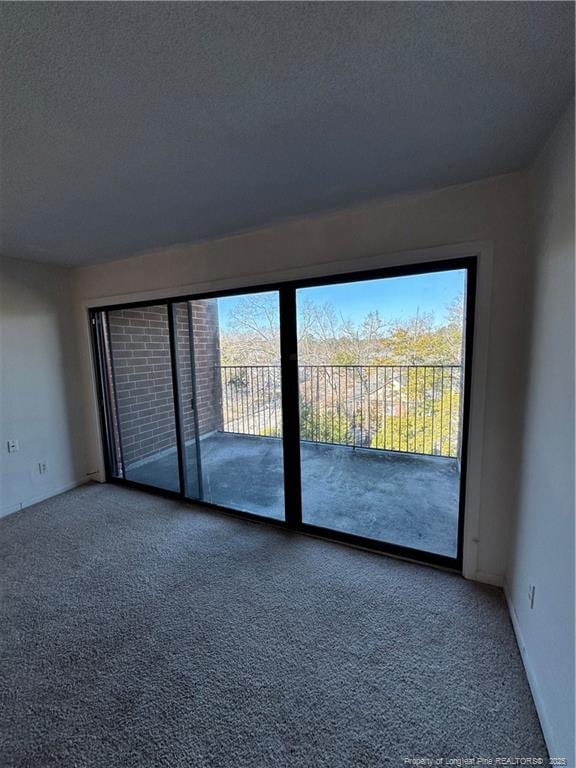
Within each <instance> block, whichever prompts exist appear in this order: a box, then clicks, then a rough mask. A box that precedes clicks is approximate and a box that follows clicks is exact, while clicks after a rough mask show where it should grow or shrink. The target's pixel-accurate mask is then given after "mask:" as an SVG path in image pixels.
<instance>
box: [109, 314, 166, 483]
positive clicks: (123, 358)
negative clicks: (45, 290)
mask: <svg viewBox="0 0 576 768" xmlns="http://www.w3.org/2000/svg"><path fill="white" fill-rule="evenodd" d="M103 334H104V356H105V362H106V363H107V366H106V376H107V379H108V393H109V399H110V402H111V406H110V414H111V419H110V421H111V423H112V425H113V432H114V438H113V440H112V441H111V442H112V444H113V449H114V450H113V461H112V464H113V466H112V472H113V473H114V474H115V476H116V477H122V478H124V479H126V480H131V481H133V482H137V483H142V484H144V485H149V486H153V487H155V488H162V489H164V490H169V491H179V490H180V482H179V472H178V450H177V439H176V435H177V433H176V416H175V409H174V399H173V380H172V357H171V347H170V329H169V320H168V310H167V307H166V305H164V304H159V305H155V306H147V307H140V308H135V309H129V308H126V309H117V310H111V311H109V312H107V313H106V322H105V324H104V331H103Z"/></svg>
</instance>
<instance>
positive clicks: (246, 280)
mask: <svg viewBox="0 0 576 768" xmlns="http://www.w3.org/2000/svg"><path fill="white" fill-rule="evenodd" d="M528 200H529V196H528V178H527V175H526V174H510V175H506V176H501V177H497V178H494V179H488V180H485V181H481V182H478V183H475V184H468V185H463V186H458V187H451V188H447V189H443V190H439V191H430V192H425V193H420V194H416V195H410V196H403V197H398V198H394V199H388V200H383V201H376V202H373V203H371V204H369V205H364V206H361V207H357V208H354V209H349V210H345V211H336V212H333V213H331V214H328V215H324V216H319V217H309V218H304V219H299V220H294V221H290V222H285V223H281V224H278V225H276V226H271V227H269V228H267V229H261V230H258V231H253V232H247V233H244V234H241V235H237V236H233V237H228V238H223V239H220V240H214V241H210V242H205V243H199V244H196V245H189V246H178V247H174V248H170V249H164V250H160V251H156V252H151V253H147V254H144V255H140V256H135V257H132V258H129V259H125V260H121V261H116V262H111V263H108V264H100V265H96V266H90V267H84V268H80V269H78V270H75V278H76V290H77V298H78V305H79V306H81V305H82V303H85V304H86V303H88V304H90V303H96V302H97V301H98V300H101V299H102V298H103V297H108V300H110V299H112V298H113V297H118V296H126V297H131V298H137V297H138V294H139V293H142V296H141V297H142V298H148V297H150V296H153V295H157V296H159V295H163V296H166V295H170V294H178V293H185V292H187V291H189V292H193V291H194V290H198V289H200V288H201V289H203V290H207V289H209V287H210V286H211V284H214V283H216V282H218V281H222V280H228V281H229V282H230V283H231V284H237V285H249V284H250V282H251V281H254V280H255V277H254V276H258V279H259V280H260V279H269V280H272V279H286V278H289V277H295V276H296V275H298V276H300V275H305V274H313V273H318V272H321V271H322V270H324V271H325V272H326V273H330V272H335V271H338V263H344V262H350V261H351V260H359V259H364V258H366V257H370V256H373V257H378V258H379V256H378V255H379V254H382V255H383V256H382V264H386V263H387V261H386V257H385V254H391V253H395V252H398V251H403V250H412V249H420V248H429V247H431V246H442V245H446V244H454V243H464V242H469V241H492V243H493V255H494V256H493V259H494V267H493V291H492V303H491V330H490V337H489V351H488V361H487V363H488V378H487V382H486V387H485V389H486V392H485V396H486V410H485V419H484V423H485V429H484V445H483V463H482V477H481V480H482V483H481V491H478V493H477V494H476V495H477V496H478V497H479V498H475V499H474V500H473V501H474V503H477V504H479V506H480V526H479V541H478V542H474V543H473V546H474V547H477V557H475V558H474V560H475V561H476V565H475V570H474V572H473V573H472V574H471V575H473V576H474V577H475V578H478V579H480V580H486V581H492V582H495V583H502V580H503V575H504V571H505V558H506V552H507V536H508V527H509V516H510V512H511V509H512V505H513V501H514V490H515V487H516V478H517V469H518V459H519V445H520V444H519V435H520V433H521V421H520V412H519V409H518V408H517V401H518V380H519V371H521V370H522V365H523V357H522V355H523V350H524V346H525V345H524V341H525V329H526V306H525V300H524V295H525V290H526V285H527V279H528V269H527V229H528V226H527V225H528ZM376 260H378V259H376ZM79 320H80V322H81V324H82V328H83V329H84V330H86V328H87V322H86V318H85V316H82V315H80V318H79ZM82 348H83V353H84V375H85V402H86V403H91V404H92V403H93V391H92V389H91V384H90V360H89V356H88V344H87V336H85V337H84V343H83V345H82ZM481 394H484V393H481ZM86 435H87V445H88V448H89V468H90V470H92V471H93V470H96V469H97V468H98V462H99V449H98V438H97V418H96V414H95V411H94V409H93V408H92V409H91V410H90V411H89V412H88V415H87V422H86ZM480 496H481V497H480Z"/></svg>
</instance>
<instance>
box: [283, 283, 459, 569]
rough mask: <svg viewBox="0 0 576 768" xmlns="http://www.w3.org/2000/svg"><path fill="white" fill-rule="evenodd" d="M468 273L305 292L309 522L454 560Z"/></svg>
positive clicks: (302, 345) (304, 447) (304, 442)
mask: <svg viewBox="0 0 576 768" xmlns="http://www.w3.org/2000/svg"><path fill="white" fill-rule="evenodd" d="M465 296H466V271H465V270H448V271H443V272H432V273H428V274H418V275H409V276H404V277H393V278H392V277H391V278H383V279H377V280H362V281H355V282H346V283H339V284H336V285H324V286H323V285H317V286H314V287H310V288H302V289H300V290H298V291H297V294H296V298H297V313H298V362H299V367H298V373H299V376H298V378H299V404H300V441H301V443H300V456H301V477H302V520H303V522H304V523H305V524H306V523H307V524H310V525H313V526H320V527H322V528H328V529H331V530H336V531H340V532H343V533H348V534H351V535H355V536H360V537H363V538H367V539H373V540H376V541H381V542H388V543H391V544H394V545H398V546H401V547H405V548H410V549H416V550H425V551H426V552H433V553H435V554H440V555H445V556H447V557H451V558H453V557H456V554H457V548H458V517H459V494H460V456H461V434H462V403H463V397H462V392H463V390H462V384H463V374H462V371H463V363H464V360H463V349H464V344H463V341H464V307H465Z"/></svg>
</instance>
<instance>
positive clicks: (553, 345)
mask: <svg viewBox="0 0 576 768" xmlns="http://www.w3.org/2000/svg"><path fill="white" fill-rule="evenodd" d="M573 110H574V107H573V105H572V107H571V108H570V110H569V112H568V113H567V114H566V115H565V116H564V118H563V120H562V121H561V123H560V124H559V126H558V128H557V129H556V131H555V132H554V134H553V135H552V137H551V139H550V140H549V142H548V143H547V145H546V147H545V148H544V150H543V151H542V153H541V154H540V156H539V158H538V160H537V162H536V164H535V166H534V168H533V171H532V181H533V214H532V219H533V259H534V272H533V288H532V294H533V298H532V318H531V325H532V327H531V333H530V357H529V364H528V369H527V374H526V376H527V390H526V399H525V402H524V405H523V408H522V417H523V424H524V436H523V453H522V457H521V471H520V477H519V486H518V507H517V517H516V520H515V523H514V526H513V529H512V535H511V542H510V556H509V565H508V574H507V594H508V600H509V605H510V608H511V613H512V615H513V619H514V622H515V626H516V632H517V635H518V638H519V642H520V645H521V647H522V650H523V654H524V661H525V665H526V669H527V672H528V676H529V679H530V682H531V685H532V690H533V693H534V698H535V701H536V704H537V707H538V710H539V713H540V719H541V721H542V725H543V727H544V731H545V735H546V737H547V742H548V746H549V749H550V751H551V753H552V755H553V756H559V757H566V758H568V762H567V765H576V759H575V755H574V732H575V731H574V728H575V723H574V618H575V617H574V111H573ZM529 585H534V586H535V588H536V591H535V600H534V608H533V609H532V610H531V609H530V606H529V601H528V588H529Z"/></svg>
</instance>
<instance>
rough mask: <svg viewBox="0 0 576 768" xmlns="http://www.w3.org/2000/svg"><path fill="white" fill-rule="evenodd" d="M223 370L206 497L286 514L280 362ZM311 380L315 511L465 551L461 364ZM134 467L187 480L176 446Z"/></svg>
mask: <svg viewBox="0 0 576 768" xmlns="http://www.w3.org/2000/svg"><path fill="white" fill-rule="evenodd" d="M214 377H215V378H214V382H215V388H216V390H217V392H219V393H220V398H221V399H220V406H219V407H221V423H220V428H219V429H217V430H216V431H212V432H211V433H210V434H207V435H204V436H202V437H201V446H202V450H201V455H202V478H203V494H202V495H203V498H204V499H205V500H206V501H212V502H214V503H217V504H220V505H223V506H228V507H232V508H235V509H240V510H244V511H248V512H252V513H256V514H259V515H263V516H266V517H272V518H276V519H282V518H283V516H284V493H283V462H282V441H281V440H280V438H281V436H282V410H281V381H280V378H281V377H280V367H279V366H272V365H265V366H263V365H254V366H216V367H215V369H214ZM299 382H300V433H301V438H302V442H301V459H302V464H301V469H302V493H303V519H304V521H305V522H307V523H310V524H313V525H316V526H321V527H324V528H329V529H332V530H337V531H343V532H347V533H352V534H355V535H358V536H364V537H367V538H371V539H376V540H379V541H386V542H389V543H393V544H397V545H400V546H404V547H411V548H414V549H419V550H423V551H428V552H434V553H437V554H442V555H447V556H449V557H454V556H455V555H456V548H457V529H458V499H459V482H460V471H459V455H460V445H461V422H462V420H461V402H462V398H461V383H462V368H461V366H456V365H449V366H442V365H431V366H408V365H407V366H376V365H371V366H345V365H339V366H318V365H303V366H300V367H299ZM194 447H195V442H194V440H189V441H188V442H187V464H188V467H187V468H188V473H187V474H188V477H189V478H193V479H192V480H190V487H189V488H188V489H187V493H188V495H190V496H194V495H197V491H198V488H197V482H196V479H195V478H197V474H196V472H197V466H196V463H195V461H196V460H195V456H196V452H195V450H194ZM126 477H128V478H129V479H131V480H134V481H137V482H143V483H150V484H154V485H161V486H162V487H165V488H172V489H173V490H176V488H177V477H178V473H177V459H176V453H175V450H172V451H164V452H163V454H162V455H157V456H153V457H149V458H147V459H146V460H145V461H140V462H137V463H135V464H134V465H132V466H130V467H127V470H126Z"/></svg>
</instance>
